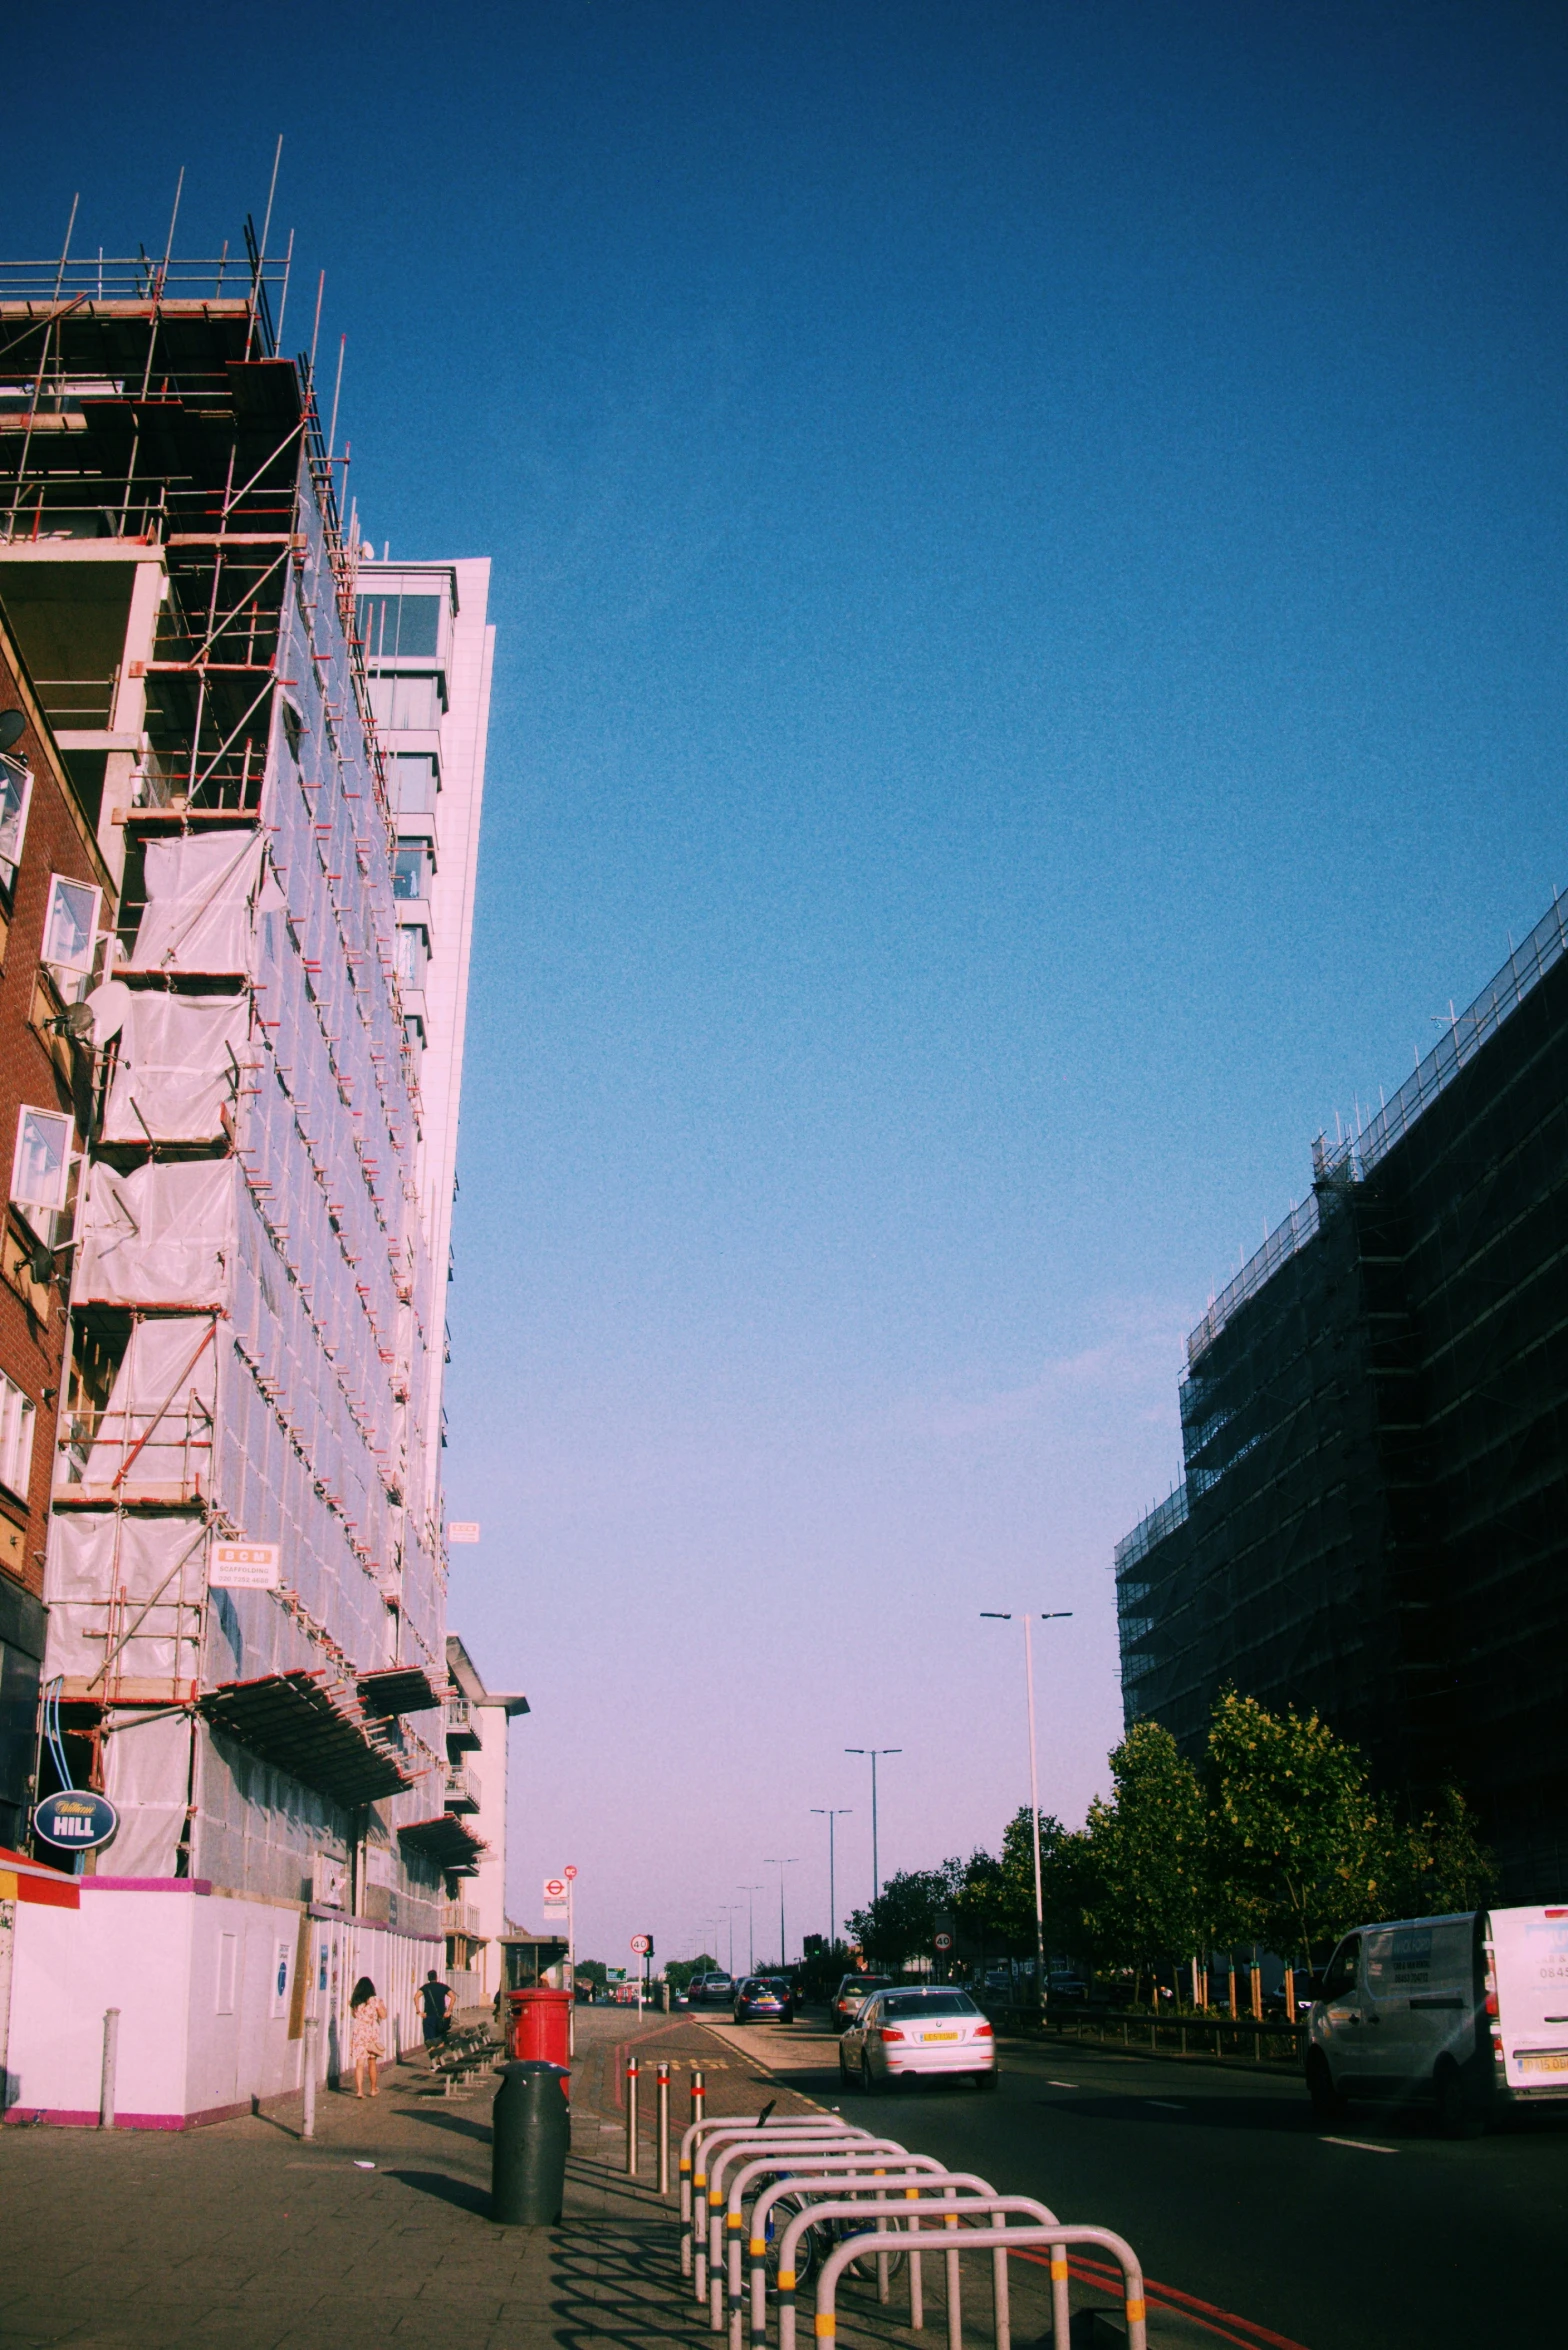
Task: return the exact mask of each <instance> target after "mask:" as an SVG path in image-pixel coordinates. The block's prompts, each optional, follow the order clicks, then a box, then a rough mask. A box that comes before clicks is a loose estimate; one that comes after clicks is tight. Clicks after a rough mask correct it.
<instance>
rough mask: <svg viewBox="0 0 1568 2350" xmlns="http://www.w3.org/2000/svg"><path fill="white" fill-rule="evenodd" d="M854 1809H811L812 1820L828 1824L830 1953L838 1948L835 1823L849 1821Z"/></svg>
mask: <svg viewBox="0 0 1568 2350" xmlns="http://www.w3.org/2000/svg"><path fill="white" fill-rule="evenodd" d="M853 1809H854V1806H853V1805H852V1804H848V1803H846V1804H844V1805H842V1806H841V1807H840V1808H839V1809H838V1810H837V1811H829V1810H828V1808H827V1807H826V1805H825V1804H821V1803H814V1804H813V1805H812V1807H811V1816H812V1818H813V1819H816V1820H826V1821H827V1824H828V1949H829V1950H830V1951H833V1950H836V1949H837V1948H838V1889H837V1885H836V1883H835V1880H834V1875H833V1827H834V1822H835V1821H837V1820H847V1819H848V1818H849V1816H850V1813H851V1812H852V1810H853Z"/></svg>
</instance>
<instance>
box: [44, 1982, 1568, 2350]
mask: <svg viewBox="0 0 1568 2350" xmlns="http://www.w3.org/2000/svg"><path fill="white" fill-rule="evenodd" d="M577 2024H578V2032H579V2039H578V2048H577V2054H576V2058H575V2061H574V2065H573V2083H572V2087H573V2100H572V2109H573V2144H572V2154H571V2159H570V2163H569V2168H568V2177H567V2195H566V2208H565V2214H564V2218H563V2223H562V2225H561V2226H560V2227H559V2228H556V2229H531V2228H504V2227H498V2226H496V2225H495V2224H494V2223H493V2222H492V2221H491V2219H490V2216H489V2178H490V2128H489V2104H490V2098H491V2095H492V2094H493V2088H492V2082H491V2079H490V2077H489V2076H488V2075H482V2076H480V2077H479V2078H478V2079H477V2080H476V2081H474V2082H473V2083H472V2084H471V2085H470V2086H469V2087H468V2088H466V2089H465V2090H463V2091H461V2092H459V2094H457V2095H456V2096H453V2097H450V2098H446V2097H443V2096H441V2095H440V2093H439V2088H438V2085H437V2084H435V2083H433V2082H432V2081H431V2080H430V2077H429V2075H428V2073H427V2072H426V2070H425V2066H424V2063H423V2059H422V2058H419V2057H415V2058H413V2059H411V2060H410V2062H408V2063H407V2064H404V2065H399V2066H394V2067H388V2068H386V2070H385V2071H384V2072H383V2076H382V2078H383V2083H384V2084H385V2086H384V2093H383V2095H382V2096H381V2097H380V2098H379V2099H376V2100H373V2101H372V2100H369V2099H367V2100H365V2101H364V2102H359V2101H356V2099H355V2098H354V2096H353V2094H352V2091H350V2092H348V2093H347V2094H343V2093H326V2092H323V2094H322V2096H321V2098H320V2099H319V2102H318V2106H317V2135H316V2137H315V2139H314V2140H313V2141H310V2142H306V2141H304V2140H303V2139H302V2137H301V2135H300V2123H301V2116H300V2111H299V2107H298V2103H297V2101H296V2102H295V2103H294V2104H293V2105H292V2106H290V2105H285V2106H284V2107H282V2108H281V2109H280V2110H277V2111H272V2112H269V2113H267V2114H266V2115H254V2116H251V2117H249V2118H247V2119H244V2120H240V2121H233V2122H225V2123H221V2124H219V2125H217V2126H216V2127H213V2128H209V2129H204V2130H199V2131H192V2132H190V2133H187V2134H182V2135H175V2134H168V2135H165V2134H162V2133H152V2132H147V2133H143V2132H134V2131H111V2132H108V2133H99V2132H97V2131H92V2130H64V2129H51V2128H48V2127H32V2128H25V2127H15V2126H13V2127H12V2128H10V2129H7V2130H5V2131H3V2132H0V2343H3V2344H4V2345H5V2350H46V2346H47V2350H54V2345H57V2344H72V2345H77V2346H86V2350H183V2346H184V2345H186V2344H191V2345H195V2344H196V2343H198V2342H199V2343H200V2344H201V2345H202V2350H230V2345H232V2346H233V2350H272V2346H274V2345H277V2346H279V2350H281V2346H283V2345H288V2346H289V2350H296V2346H299V2350H385V2346H387V2345H393V2344H396V2343H399V2342H407V2343H409V2344H414V2343H417V2344H418V2345H419V2350H459V2346H461V2350H542V2346H543V2345H545V2344H550V2345H558V2346H559V2350H609V2346H611V2345H614V2346H615V2350H633V2346H634V2345H639V2344H642V2345H647V2344H659V2345H664V2344H668V2345H671V2346H672V2350H673V2346H675V2345H688V2344H689V2345H695V2344H697V2343H708V2344H710V2345H711V2343H712V2340H713V2337H712V2336H711V2335H710V2334H709V2333H708V2332H707V2331H706V2329H705V2327H704V2326H703V2325H702V2324H701V2323H700V2321H699V2319H698V2316H697V2313H696V2312H695V2310H694V2308H693V2305H692V2304H691V2302H690V2301H689V2300H687V2299H685V2298H684V2297H683V2296H682V2294H681V2292H680V2291H679V2289H678V2278H677V2273H676V2259H675V2250H676V2230H675V2222H674V2216H673V2205H672V2203H670V2202H663V2201H661V2199H660V2198H659V2196H658V2194H657V2192H656V2184H655V2181H656V2168H655V2152H654V2140H653V2124H654V2114H655V2109H656V2108H655V2097H654V2092H653V2081H654V2068H655V2066H656V2064H657V2062H658V2061H659V2059H660V2058H661V2057H663V2058H665V2059H667V2060H668V2061H669V2063H670V2065H671V2068H672V2087H673V2095H672V2099H671V2115H672V2123H673V2124H674V2127H675V2130H677V2131H678V2129H679V2127H681V2126H682V2125H683V2124H684V2120H685V2118H686V2114H687V2110H688V2099H689V2085H690V2074H691V2070H692V2068H693V2066H694V2065H697V2064H700V2065H701V2067H702V2070H703V2072H704V2075H705V2078H706V2083H707V2091H708V2110H709V2111H710V2113H713V2114H723V2113H741V2112H755V2111H757V2110H758V2109H759V2107H760V2105H761V2104H764V2103H766V2102H768V2101H769V2100H770V2099H771V2100H774V2101H776V2108H777V2110H778V2112H779V2113H780V2114H781V2115H783V2114H786V2113H799V2112H806V2111H810V2110H812V2109H813V2108H815V2109H817V2110H823V2109H829V2108H835V2107H836V2108H838V2109H840V2110H841V2111H842V2112H843V2113H844V2114H845V2115H846V2116H847V2117H848V2116H852V2117H853V2118H854V2119H855V2120H856V2121H859V2122H863V2123H867V2124H875V2125H877V2126H879V2128H880V2129H881V2130H882V2131H883V2132H885V2133H886V2134H887V2135H889V2136H891V2137H894V2138H896V2139H898V2140H899V2141H901V2142H902V2143H903V2144H905V2145H907V2146H909V2147H910V2148H911V2149H912V2150H914V2151H917V2152H921V2153H928V2154H935V2155H938V2156H940V2157H942V2158H943V2159H944V2160H945V2161H947V2162H948V2163H949V2164H950V2165H951V2166H952V2167H953V2168H955V2169H963V2170H974V2171H978V2172H980V2173H981V2174H982V2175H983V2176H984V2177H986V2178H987V2179H989V2180H991V2181H992V2182H993V2183H994V2184H995V2185H996V2187H997V2188H998V2189H999V2190H1000V2191H1001V2192H1003V2193H1022V2194H1029V2195H1033V2196H1036V2197H1038V2198H1039V2199H1040V2200H1042V2201H1044V2202H1046V2203H1047V2204H1049V2205H1050V2206H1052V2208H1054V2209H1056V2210H1058V2211H1060V2212H1061V2213H1062V2215H1063V2217H1064V2218H1068V2219H1074V2220H1094V2221H1098V2222H1100V2223H1101V2224H1103V2225H1107V2226H1110V2227H1113V2228H1116V2229H1118V2230H1119V2231H1120V2232H1121V2233H1122V2234H1124V2235H1125V2236H1126V2237H1127V2238H1128V2239H1129V2241H1130V2242H1131V2243H1132V2244H1133V2246H1134V2247H1135V2249H1136V2250H1137V2252H1138V2253H1139V2255H1140V2257H1141V2259H1142V2260H1143V2262H1144V2265H1145V2269H1146V2271H1147V2273H1148V2276H1149V2303H1150V2308H1149V2337H1150V2342H1151V2344H1152V2345H1153V2346H1154V2350H1214V2345H1215V2344H1216V2343H1219V2344H1227V2345H1231V2346H1232V2350H1235V2346H1238V2345H1239V2346H1240V2350H1407V2346H1408V2350H1447V2345H1449V2344H1452V2345H1454V2350H1469V2346H1470V2345H1471V2344H1472V2343H1477V2342H1487V2343H1490V2342H1494V2341H1498V2342H1501V2341H1510V2342H1512V2341H1519V2342H1534V2341H1543V2342H1544V2341H1548V2340H1555V2339H1557V2338H1558V2336H1559V2334H1560V2331H1561V2321H1560V2313H1559V2312H1558V2309H1557V2299H1558V2294H1557V2285H1556V2260H1557V2255H1558V2252H1559V2250H1560V2247H1561V2245H1562V2243H1563V2242H1564V2241H1565V2240H1568V2126H1564V2124H1563V2122H1562V2121H1560V2120H1556V2119H1549V2118H1548V2117H1545V2116H1539V2115H1538V2116H1530V2117H1526V2118H1525V2120H1524V2121H1523V2122H1522V2123H1521V2124H1519V2125H1518V2126H1510V2127H1507V2128H1505V2129H1503V2130H1500V2131H1499V2132H1497V2133H1496V2134H1495V2135H1493V2136H1491V2137H1488V2138H1487V2139H1485V2140H1483V2141H1481V2142H1479V2143H1475V2144H1450V2143H1448V2142H1446V2141H1444V2140H1442V2139H1440V2138H1438V2137H1437V2136H1436V2134H1435V2131H1434V2130H1433V2127H1432V2124H1431V2120H1430V2117H1429V2116H1426V2115H1424V2114H1421V2113H1419V2112H1414V2111H1413V2112H1411V2113H1408V2114H1401V2113H1398V2112H1392V2111H1389V2110H1387V2109H1382V2110H1379V2109H1363V2110H1361V2111H1359V2112H1358V2111H1356V2110H1355V2109H1353V2112H1352V2118H1351V2119H1350V2120H1348V2121H1347V2122H1346V2123H1344V2124H1343V2125H1342V2126H1341V2127H1338V2128H1336V2129H1335V2130H1334V2131H1332V2132H1326V2133H1325V2132H1323V2131H1321V2130H1318V2129H1315V2128H1314V2127H1313V2125H1312V2122H1311V2118H1310V2114H1309V2113H1308V2110H1307V2107H1306V2101H1305V2097H1304V2094H1303V2092H1302V2090H1301V2088H1300V2086H1299V2084H1298V2083H1296V2082H1293V2081H1281V2080H1276V2079H1272V2078H1269V2077H1267V2076H1261V2075H1258V2074H1243V2073H1238V2072H1229V2071H1227V2070H1226V2069H1225V2068H1224V2067H1222V2066H1218V2065H1210V2066H1207V2067H1204V2066H1200V2065H1198V2064H1196V2063H1191V2064H1188V2065H1185V2066H1183V2065H1179V2064H1175V2063H1171V2062H1167V2061H1164V2060H1160V2059H1150V2058H1148V2057H1138V2056H1132V2057H1124V2056H1121V2055H1118V2054H1116V2053H1114V2052H1110V2051H1105V2050H1095V2049H1089V2048H1085V2047H1082V2046H1077V2045H1074V2044H1070V2043H1068V2044H1062V2045H1059V2046H1055V2045H1053V2046H1048V2047H1045V2048H1040V2047H1038V2046H1035V2045H1031V2044H1027V2043H1019V2044H1016V2045H1012V2044H1004V2048H1003V2065H1002V2082H1001V2091H1000V2094H999V2095H997V2096H995V2097H979V2096H977V2095H976V2094H975V2092H974V2091H973V2089H972V2088H969V2087H967V2086H966V2085H964V2084H962V2083H959V2082H956V2081H948V2082H940V2083H933V2084H931V2085H930V2086H928V2087H927V2086H920V2087H917V2088H914V2089H909V2088H904V2089H901V2090H898V2091H896V2092H888V2093H878V2094H876V2095H874V2096H872V2097H870V2098H866V2097H863V2096H862V2095H861V2093H860V2092H859V2091H857V2090H855V2089H853V2088H846V2087H844V2086H843V2085H841V2083H840V2080H839V2074H838V2061H837V2043H836V2041H835V2040H834V2038H833V2037H832V2036H831V2034H829V2033H828V2032H827V2031H826V2030H825V2029H824V2028H823V2026H822V2024H821V2023H820V2022H819V2021H818V2020H817V2019H815V2018H812V2017H810V2016H807V2017H805V2018H803V2019H802V2020H801V2022H799V2023H797V2024H795V2025H792V2026H771V2025H748V2026H744V2027H738V2026H732V2025H730V2024H729V2023H728V2022H727V2021H722V2020H721V2019H720V2018H719V2017H718V2016H715V2017H714V2018H713V2019H712V2021H711V2023H710V2022H708V2021H706V2020H703V2021H699V2020H697V2019H696V2018H694V2017H688V2016H685V2015H680V2014H677V2015H675V2016H671V2017H661V2016H657V2015H652V2014H650V2015H646V2016H644V2017H643V2018H641V2019H639V2018H638V2017H637V2015H636V2013H635V2011H627V2010H624V2009H619V2010H618V2009H594V2010H579V2011H578V2017H577ZM632 2053H635V2055H636V2056H637V2059H638V2062H639V2065H640V2066H641V2067H642V2068H643V2071H642V2081H643V2084H644V2090H643V2097H642V2120H643V2132H642V2139H641V2157H642V2159H641V2165H640V2170H639V2175H638V2176H637V2177H636V2178H628V2177H627V2176H626V2173H625V2151H626V2122H625V2102H624V2073H625V2062H626V2058H627V2056H628V2055H629V2054H632ZM672 2167H673V2165H672ZM925 2268H926V2272H927V2273H926V2295H927V2321H926V2330H925V2332H924V2333H923V2334H921V2335H918V2336H917V2335H913V2334H911V2333H909V2332H908V2331H907V2329H906V2328H905V2327H904V2325H903V2323H902V2319H903V2317H904V2314H905V2305H904V2303H903V2298H902V2296H903V2284H902V2281H901V2277H900V2276H899V2275H897V2274H895V2277H894V2280H893V2295H892V2302H891V2305H890V2306H889V2307H888V2308H886V2309H881V2308H879V2307H878V2305H877V2302H876V2299H875V2293H874V2287H873V2284H872V2283H871V2281H870V2280H869V2279H868V2280H866V2281H864V2282H862V2281H859V2280H856V2281H855V2282H854V2283H853V2284H852V2285H851V2287H850V2289H849V2290H848V2292H847V2293H846V2294H845V2295H844V2296H843V2297H842V2300H841V2312H840V2318H839V2335H838V2338H839V2341H840V2343H841V2344H842V2345H844V2346H845V2350H873V2346H874V2345H875V2346H879V2350H880V2346H885V2345H890V2344H891V2345H907V2346H908V2350H920V2346H921V2345H924V2346H925V2350H935V2346H936V2345H937V2344H939V2343H942V2342H943V2341H945V2339H946V2321H945V2311H944V2305H943V2295H942V2285H943V2279H942V2274H941V2264H940V2263H939V2262H936V2261H930V2262H927V2263H926V2264H925ZM971 2277H972V2279H973V2282H972V2284H971V2282H970V2281H969V2280H970V2278H971ZM1011 2282H1012V2304H1013V2341H1014V2344H1015V2345H1016V2350H1043V2345H1044V2344H1045V2343H1047V2342H1048V2341H1049V2340H1050V2309H1049V2288H1048V2280H1047V2277H1046V2274H1045V2271H1044V2269H1043V2267H1041V2266H1039V2265H1037V2264H1035V2263H1033V2262H1032V2261H1031V2260H1030V2258H1029V2256H1028V2255H1019V2256H1017V2257H1016V2258H1015V2259H1014V2261H1013V2262H1012V2263H1011ZM964 2297H965V2336H966V2339H967V2341H968V2343H969V2344H970V2345H971V2346H972V2350H973V2346H974V2345H976V2344H989V2342H990V2339H991V2329H990V2310H989V2291H988V2288H987V2280H986V2278H985V2276H984V2273H983V2264H982V2262H981V2260H980V2259H979V2258H978V2257H977V2258H976V2259H975V2260H974V2261H972V2262H970V2263H968V2264H966V2274H965V2287H964ZM1073 2301H1074V2309H1075V2316H1074V2337H1073V2350H1079V2334H1080V2331H1081V2330H1082V2329H1083V2328H1084V2327H1086V2326H1089V2325H1093V2326H1094V2327H1095V2328H1097V2329H1101V2330H1099V2331H1097V2332H1096V2334H1095V2337H1094V2338H1096V2339H1103V2340H1105V2341H1114V2340H1115V2339H1117V2338H1118V2333H1119V2329H1118V2332H1111V2331H1110V2330H1108V2321H1109V2319H1110V2316H1111V2313H1112V2311H1113V2309H1114V2306H1115V2296H1114V2294H1113V2293H1112V2291H1111V2290H1110V2289H1109V2286H1108V2284H1107V2283H1105V2282H1104V2281H1102V2280H1101V2279H1099V2278H1097V2277H1096V2276H1095V2275H1094V2274H1093V2273H1092V2272H1091V2271H1090V2270H1089V2269H1088V2268H1086V2267H1084V2266H1083V2265H1082V2264H1078V2265H1077V2267H1076V2269H1075V2278H1074V2285H1073ZM809 2338H810V2337H809V2333H805V2332H804V2331H803V2339H806V2340H809ZM1087 2338H1088V2336H1087V2335H1086V2336H1085V2339H1087Z"/></svg>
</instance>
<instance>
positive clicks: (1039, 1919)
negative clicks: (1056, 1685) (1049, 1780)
mask: <svg viewBox="0 0 1568 2350" xmlns="http://www.w3.org/2000/svg"><path fill="white" fill-rule="evenodd" d="M1072 1612H1073V1611H1072V1609H1071V1608H1070V1607H1059V1608H1054V1609H1052V1610H1051V1611H1050V1612H1049V1613H1048V1614H1046V1613H1042V1615H1041V1617H1040V1621H1041V1623H1042V1624H1062V1623H1065V1622H1066V1621H1067V1618H1068V1617H1069V1616H1070V1615H1071V1614H1072ZM980 1613H981V1615H982V1617H984V1618H985V1620H986V1621H987V1622H988V1623H992V1624H1010V1623H1011V1622H1012V1620H1013V1611H1012V1609H1011V1608H994V1607H983V1608H982V1609H981V1610H980ZM1024 1687H1025V1689H1026V1691H1027V1693H1028V1698H1029V1825H1030V1828H1031V1829H1032V1831H1033V1838H1034V1967H1035V1975H1034V1990H1035V1997H1036V1999H1037V2000H1038V2001H1039V2003H1040V2005H1041V2007H1042V2008H1043V2007H1044V2005H1045V1895H1044V1892H1043V1890H1042V1887H1041V1883H1040V1772H1039V1765H1038V1763H1037V1761H1036V1758H1035V1737H1034V1617H1033V1614H1032V1613H1031V1612H1029V1611H1028V1610H1026V1611H1025V1614H1024Z"/></svg>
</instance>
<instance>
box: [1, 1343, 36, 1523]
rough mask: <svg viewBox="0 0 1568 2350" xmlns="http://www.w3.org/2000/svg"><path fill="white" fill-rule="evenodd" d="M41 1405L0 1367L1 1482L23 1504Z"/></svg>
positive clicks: (30, 1475)
mask: <svg viewBox="0 0 1568 2350" xmlns="http://www.w3.org/2000/svg"><path fill="white" fill-rule="evenodd" d="M37 1432H38V1406H37V1405H36V1404H35V1403H34V1401H33V1399H32V1397H31V1396H30V1395H29V1394H28V1393H27V1391H26V1389H25V1388H22V1387H18V1385H17V1383H16V1381H15V1380H14V1379H12V1378H9V1377H8V1376H7V1374H6V1373H5V1372H4V1371H0V1485H3V1486H4V1487H5V1490H6V1491H7V1493H10V1494H13V1495H14V1496H15V1498H16V1499H17V1500H18V1501H19V1502H22V1503H23V1504H25V1503H26V1501H27V1495H28V1487H29V1485H30V1484H31V1482H32V1475H33V1444H34V1440H35V1438H36V1436H37Z"/></svg>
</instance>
